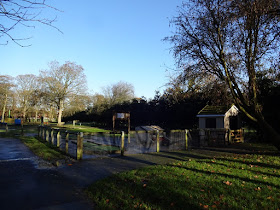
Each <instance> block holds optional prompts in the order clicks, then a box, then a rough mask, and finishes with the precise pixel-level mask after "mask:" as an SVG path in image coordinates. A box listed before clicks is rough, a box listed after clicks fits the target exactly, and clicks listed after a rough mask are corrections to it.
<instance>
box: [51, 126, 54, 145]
mask: <svg viewBox="0 0 280 210" xmlns="http://www.w3.org/2000/svg"><path fill="white" fill-rule="evenodd" d="M53 130H54V129H53V128H51V141H52V144H54V135H53Z"/></svg>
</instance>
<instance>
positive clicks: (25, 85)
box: [16, 74, 38, 120]
mask: <svg viewBox="0 0 280 210" xmlns="http://www.w3.org/2000/svg"><path fill="white" fill-rule="evenodd" d="M16 81H17V96H18V97H17V98H18V101H19V104H20V107H21V111H22V116H23V120H25V119H26V114H27V111H28V109H29V108H30V107H33V106H36V104H35V103H34V101H35V100H36V98H35V94H36V93H35V92H36V91H38V77H37V76H35V75H33V74H25V75H18V76H17V77H16ZM36 117H37V115H36Z"/></svg>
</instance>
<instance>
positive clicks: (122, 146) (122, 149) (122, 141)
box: [121, 131, 124, 156]
mask: <svg viewBox="0 0 280 210" xmlns="http://www.w3.org/2000/svg"><path fill="white" fill-rule="evenodd" d="M121 139H122V140H121V156H124V131H122V137H121Z"/></svg>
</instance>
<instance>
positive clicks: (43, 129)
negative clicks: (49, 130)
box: [42, 126, 45, 140]
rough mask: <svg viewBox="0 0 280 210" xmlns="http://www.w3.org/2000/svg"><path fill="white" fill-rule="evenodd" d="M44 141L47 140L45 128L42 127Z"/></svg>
mask: <svg viewBox="0 0 280 210" xmlns="http://www.w3.org/2000/svg"><path fill="white" fill-rule="evenodd" d="M42 139H43V140H45V128H44V126H42Z"/></svg>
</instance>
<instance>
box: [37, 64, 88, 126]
mask: <svg viewBox="0 0 280 210" xmlns="http://www.w3.org/2000/svg"><path fill="white" fill-rule="evenodd" d="M49 68H50V69H49V70H46V71H41V72H40V76H41V78H42V82H43V91H44V92H45V95H46V98H47V100H49V101H50V102H51V103H54V104H56V106H57V109H58V125H60V124H61V118H62V112H63V108H64V103H65V100H67V99H69V98H70V97H71V96H73V95H85V92H86V90H87V82H86V76H85V74H84V69H83V67H82V66H81V65H77V64H76V63H73V62H69V61H68V62H66V63H65V64H63V65H59V63H58V62H57V61H53V62H51V63H50V64H49Z"/></svg>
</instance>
